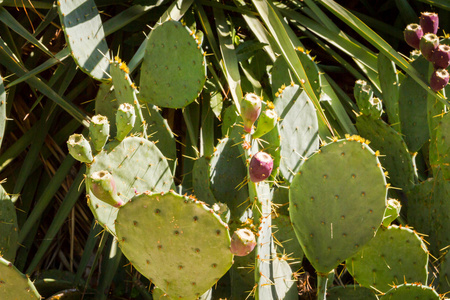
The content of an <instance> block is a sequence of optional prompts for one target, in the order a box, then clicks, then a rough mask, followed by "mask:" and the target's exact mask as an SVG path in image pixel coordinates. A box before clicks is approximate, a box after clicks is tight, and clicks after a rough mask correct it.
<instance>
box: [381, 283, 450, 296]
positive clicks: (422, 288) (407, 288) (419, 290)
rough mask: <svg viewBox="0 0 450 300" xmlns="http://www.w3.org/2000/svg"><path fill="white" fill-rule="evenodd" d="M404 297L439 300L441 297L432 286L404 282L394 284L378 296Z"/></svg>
mask: <svg viewBox="0 0 450 300" xmlns="http://www.w3.org/2000/svg"><path fill="white" fill-rule="evenodd" d="M404 299H421V300H439V299H441V297H440V296H439V294H438V293H437V292H436V291H435V290H434V289H433V288H432V287H429V286H426V285H422V284H420V283H405V284H402V285H399V286H394V287H393V288H392V289H391V290H389V291H388V292H387V293H386V294H384V295H383V296H381V297H380V300H404Z"/></svg>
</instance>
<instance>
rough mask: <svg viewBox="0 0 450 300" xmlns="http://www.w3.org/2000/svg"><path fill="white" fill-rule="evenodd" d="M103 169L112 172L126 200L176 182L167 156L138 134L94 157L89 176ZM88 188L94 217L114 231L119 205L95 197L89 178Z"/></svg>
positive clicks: (157, 190) (120, 194)
mask: <svg viewBox="0 0 450 300" xmlns="http://www.w3.org/2000/svg"><path fill="white" fill-rule="evenodd" d="M103 170H106V171H108V172H109V173H111V174H112V175H113V178H114V180H115V183H116V188H117V192H118V195H119V197H121V198H122V200H124V201H128V199H130V198H131V197H133V196H134V195H135V192H144V191H152V192H167V191H169V190H170V188H171V186H172V181H173V179H172V173H171V171H170V169H169V164H168V163H167V159H166V158H164V156H163V155H162V154H161V152H160V151H159V150H158V148H157V147H156V145H155V144H154V143H152V142H150V141H148V140H145V139H143V138H138V137H128V138H125V139H124V140H123V141H122V142H120V143H119V142H117V141H116V142H112V143H109V144H107V145H106V147H105V150H104V151H102V152H100V153H99V154H98V155H97V156H95V160H94V162H93V163H92V164H91V165H90V166H89V168H88V171H87V174H86V175H87V177H90V176H91V175H92V173H94V172H97V171H103ZM86 191H87V192H88V193H89V201H88V204H89V207H90V208H91V211H92V213H93V214H94V217H95V218H96V219H97V220H98V221H99V222H100V224H101V225H102V226H104V227H106V228H107V229H108V230H109V231H111V232H112V233H114V220H115V219H116V216H117V208H115V207H113V206H111V205H109V204H107V203H105V202H103V201H101V200H100V199H98V198H97V197H95V196H94V194H93V193H92V192H91V191H90V187H89V180H87V181H86Z"/></svg>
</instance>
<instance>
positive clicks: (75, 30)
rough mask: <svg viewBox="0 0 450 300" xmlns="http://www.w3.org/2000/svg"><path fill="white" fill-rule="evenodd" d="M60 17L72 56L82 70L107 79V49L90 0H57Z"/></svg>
mask: <svg viewBox="0 0 450 300" xmlns="http://www.w3.org/2000/svg"><path fill="white" fill-rule="evenodd" d="M58 9H59V16H60V19H61V24H62V29H63V30H64V34H65V36H66V41H67V45H68V46H69V47H70V50H71V53H72V56H73V59H74V60H75V62H76V63H77V64H78V66H79V67H80V69H81V70H82V71H83V72H86V73H87V74H89V75H90V76H91V77H93V78H95V79H97V80H106V79H107V78H108V77H107V73H105V72H108V69H109V48H108V45H107V44H106V40H105V32H104V31H103V24H102V20H101V18H100V14H99V13H98V10H97V6H96V5H95V2H94V1H93V0H60V1H58Z"/></svg>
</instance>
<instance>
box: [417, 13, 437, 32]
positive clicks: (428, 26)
mask: <svg viewBox="0 0 450 300" xmlns="http://www.w3.org/2000/svg"><path fill="white" fill-rule="evenodd" d="M419 23H420V26H421V27H422V30H423V33H424V34H426V33H434V34H436V33H437V31H438V28H439V16H438V15H437V13H432V12H423V13H422V14H421V16H420V21H419Z"/></svg>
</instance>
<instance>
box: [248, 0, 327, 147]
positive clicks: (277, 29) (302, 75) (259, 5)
mask: <svg viewBox="0 0 450 300" xmlns="http://www.w3.org/2000/svg"><path fill="white" fill-rule="evenodd" d="M253 4H254V5H255V7H256V9H257V10H258V12H259V15H260V16H261V18H262V19H263V21H264V23H265V24H266V26H267V28H268V29H269V31H270V33H271V34H272V35H273V37H274V38H275V41H276V42H277V44H278V46H279V47H280V50H281V52H282V54H283V56H284V58H285V59H286V62H287V63H288V65H289V68H290V69H291V70H292V72H293V73H294V75H295V77H297V79H298V81H299V82H300V83H301V85H302V88H303V89H304V90H305V92H306V94H307V95H308V97H309V98H310V99H311V100H312V102H313V104H314V106H315V107H316V109H317V114H318V116H319V128H321V130H320V136H321V137H322V138H324V137H325V136H329V133H332V134H333V130H332V129H331V126H330V124H329V122H328V120H327V118H326V116H325V114H324V112H323V110H322V108H321V107H320V103H319V99H318V98H317V97H316V95H315V93H314V89H313V87H312V86H311V83H310V81H309V80H308V76H307V75H306V71H305V69H304V68H303V65H302V63H301V62H300V59H299V58H298V56H297V53H296V52H295V49H294V46H293V45H292V42H291V40H290V38H289V35H288V33H287V32H286V30H285V28H284V25H283V23H282V22H283V21H282V20H281V18H280V15H279V14H278V12H277V10H276V8H275V7H274V6H273V4H272V3H271V2H270V1H268V0H253ZM323 125H325V126H326V127H327V128H328V130H329V133H327V132H324V130H323V129H324V126H323Z"/></svg>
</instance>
